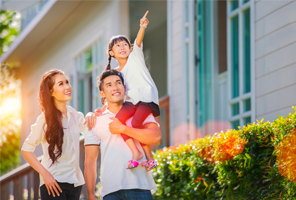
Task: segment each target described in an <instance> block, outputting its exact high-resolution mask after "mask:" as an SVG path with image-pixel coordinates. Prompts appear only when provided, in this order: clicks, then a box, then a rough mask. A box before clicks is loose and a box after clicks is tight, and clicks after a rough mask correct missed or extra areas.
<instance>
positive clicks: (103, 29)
mask: <svg viewBox="0 0 296 200" xmlns="http://www.w3.org/2000/svg"><path fill="white" fill-rule="evenodd" d="M111 13H112V14H111ZM128 23H129V18H128V1H111V2H109V1H83V2H81V3H80V4H79V5H78V6H77V7H76V8H75V9H73V11H72V13H71V15H69V16H68V17H67V18H66V19H65V20H64V21H61V22H60V24H59V25H58V26H57V27H56V28H55V31H53V32H52V33H51V35H50V37H48V38H46V39H45V40H44V41H42V42H41V43H40V44H39V46H38V48H37V49H35V50H34V51H33V52H31V53H30V56H29V57H27V58H26V59H25V60H23V61H21V67H20V68H21V73H20V74H21V79H22V100H23V104H22V107H23V110H22V113H23V115H22V116H23V117H22V123H23V124H22V130H21V133H22V135H21V144H22V143H23V141H24V139H25V138H26V137H27V135H28V134H29V133H30V126H31V125H32V124H33V123H34V122H35V120H36V118H37V116H38V115H39V114H40V109H39V107H38V102H37V93H38V87H39V81H40V79H41V76H42V75H43V73H44V72H46V71H47V70H49V69H53V68H58V69H62V70H63V71H65V73H66V75H70V74H74V75H75V73H73V72H75V67H74V60H75V57H76V56H78V55H79V54H80V53H82V52H83V51H84V50H86V49H87V48H89V47H90V46H91V45H92V44H93V43H94V42H96V40H97V39H99V37H102V38H103V41H104V50H105V48H106V49H107V44H108V41H109V39H110V37H111V36H112V35H118V34H125V35H129V30H128V27H129V24H128ZM106 64H107V54H106ZM72 84H73V83H72ZM76 96H77V94H76ZM35 154H36V155H37V156H40V155H41V154H42V152H41V148H40V147H38V149H37V150H36V151H35ZM22 163H23V160H22Z"/></svg>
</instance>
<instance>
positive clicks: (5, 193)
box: [0, 182, 9, 200]
mask: <svg viewBox="0 0 296 200" xmlns="http://www.w3.org/2000/svg"><path fill="white" fill-rule="evenodd" d="M6 199H9V182H4V183H2V182H1V183H0V200H6Z"/></svg>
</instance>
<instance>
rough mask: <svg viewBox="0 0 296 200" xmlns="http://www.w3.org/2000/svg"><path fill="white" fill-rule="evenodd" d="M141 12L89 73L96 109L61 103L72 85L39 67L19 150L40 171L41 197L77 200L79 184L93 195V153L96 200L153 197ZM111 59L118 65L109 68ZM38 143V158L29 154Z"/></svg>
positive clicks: (151, 96) (156, 138)
mask: <svg viewBox="0 0 296 200" xmlns="http://www.w3.org/2000/svg"><path fill="white" fill-rule="evenodd" d="M147 14H148V11H147V12H146V13H145V15H144V17H143V18H142V19H141V20H140V29H139V32H138V35H137V38H136V40H135V42H134V45H133V46H132V45H131V43H130V41H129V40H128V39H127V38H126V37H125V36H123V35H119V36H113V37H112V38H111V39H110V42H109V45H108V61H109V63H108V65H107V67H106V68H105V70H104V71H103V72H102V73H101V75H100V76H99V77H98V78H97V86H98V89H99V93H100V95H101V100H102V104H103V107H102V108H98V109H96V111H95V113H88V114H87V115H86V117H85V118H84V115H83V114H82V113H81V112H78V111H76V110H75V109H74V108H72V107H70V106H67V102H68V101H70V100H71V99H72V87H71V85H70V82H69V80H68V78H67V76H66V75H65V74H64V72H63V71H61V70H56V69H54V70H50V71H48V72H46V73H45V74H44V75H43V77H42V79H41V81H40V88H39V95H38V100H39V105H40V109H41V112H42V113H41V114H40V115H39V116H38V118H37V120H36V122H35V123H34V124H33V125H32V126H31V132H30V134H29V136H28V137H27V139H26V140H25V142H24V144H23V146H22V149H21V150H22V151H21V152H22V155H23V157H24V158H25V159H26V160H27V162H28V163H29V164H30V165H31V166H32V167H33V168H34V169H35V170H36V171H37V172H38V173H39V174H40V194H41V199H42V200H51V199H54V200H78V199H79V198H80V193H81V189H82V185H83V184H85V183H86V187H87V192H88V199H89V200H93V199H96V197H95V187H96V181H97V180H96V179H97V170H98V169H97V159H98V155H99V152H100V153H101V157H100V159H101V160H100V163H101V167H100V182H101V197H102V199H103V200H116V199H118V200H124V199H125V200H134V199H146V200H149V199H153V197H152V191H153V190H155V189H156V185H155V182H154V180H153V177H152V173H151V170H152V169H153V168H155V167H157V166H158V163H157V161H156V160H154V157H153V154H152V153H151V150H150V147H149V145H160V144H161V141H162V136H161V132H160V128H159V124H158V123H157V122H156V121H155V118H154V117H156V116H159V114H160V111H159V106H158V104H159V102H158V91H157V88H156V86H155V83H154V81H153V79H152V78H151V76H150V73H149V71H148V69H147V67H146V65H145V60H144V55H143V43H142V41H143V38H144V33H145V29H146V28H147V26H148V24H149V21H148V19H147V18H146V16H147ZM112 57H113V58H115V59H116V60H117V62H118V63H119V66H118V67H117V68H114V69H112V68H111V66H110V63H111V60H112ZM80 133H83V134H84V145H85V163H84V165H85V171H84V176H83V173H82V171H81V169H80V167H79V153H80V152H79V136H80ZM40 143H41V145H42V150H43V154H44V155H43V158H42V161H41V163H40V162H39V161H38V159H37V158H36V156H35V155H34V153H33V152H34V150H35V148H36V146H37V145H38V144H40Z"/></svg>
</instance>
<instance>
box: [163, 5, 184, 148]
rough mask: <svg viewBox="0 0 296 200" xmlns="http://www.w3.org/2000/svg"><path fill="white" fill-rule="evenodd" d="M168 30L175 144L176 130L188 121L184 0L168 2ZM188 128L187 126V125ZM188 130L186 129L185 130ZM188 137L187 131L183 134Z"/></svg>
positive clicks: (169, 88)
mask: <svg viewBox="0 0 296 200" xmlns="http://www.w3.org/2000/svg"><path fill="white" fill-rule="evenodd" d="M167 3H168V4H167V9H168V10H167V12H168V18H167V23H168V25H167V27H168V29H167V32H168V36H167V37H168V49H167V52H168V94H169V96H170V130H171V136H172V137H171V144H174V132H176V131H178V130H180V128H181V129H182V124H184V123H186V117H187V116H186V105H185V104H186V102H187V101H186V89H185V88H186V80H185V79H186V69H185V67H186V64H185V59H184V55H183V54H184V52H185V49H184V35H183V34H184V33H183V29H184V28H183V27H184V19H183V17H184V14H183V9H184V1H168V2H167ZM185 129H186V127H185ZM185 131H186V130H185ZM182 137H183V139H184V137H185V139H187V138H188V136H186V132H185V133H184V135H183V136H182Z"/></svg>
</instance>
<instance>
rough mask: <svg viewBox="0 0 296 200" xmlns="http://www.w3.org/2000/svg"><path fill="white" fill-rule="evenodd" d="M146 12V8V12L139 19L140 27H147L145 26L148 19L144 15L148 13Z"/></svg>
mask: <svg viewBox="0 0 296 200" xmlns="http://www.w3.org/2000/svg"><path fill="white" fill-rule="evenodd" d="M148 13H149V11H148V10H147V12H146V13H145V15H144V16H143V18H142V19H141V20H140V26H141V27H142V28H147V26H148V24H149V20H148V19H147V18H146V16H147V15H148Z"/></svg>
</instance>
